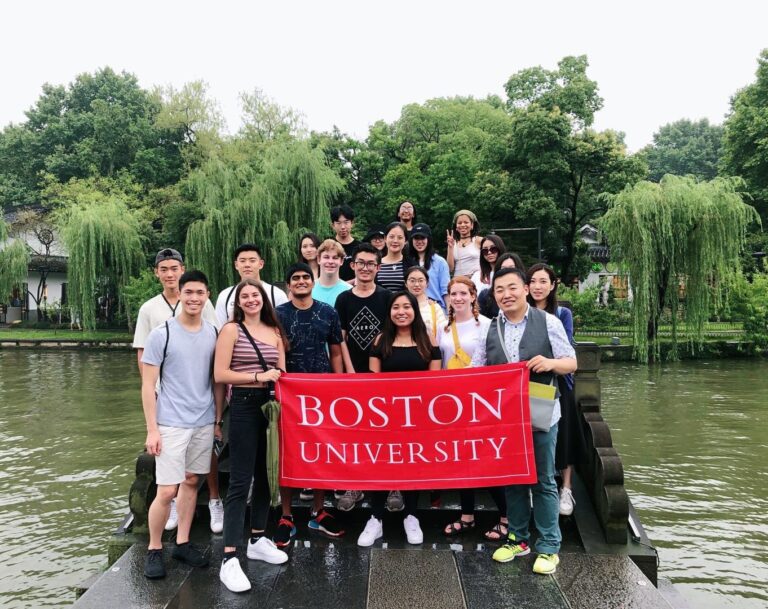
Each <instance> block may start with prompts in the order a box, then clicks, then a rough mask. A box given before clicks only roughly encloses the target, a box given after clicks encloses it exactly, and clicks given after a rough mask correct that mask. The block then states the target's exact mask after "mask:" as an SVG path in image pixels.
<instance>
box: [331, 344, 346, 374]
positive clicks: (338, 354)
mask: <svg viewBox="0 0 768 609" xmlns="http://www.w3.org/2000/svg"><path fill="white" fill-rule="evenodd" d="M342 344H343V343H341V344H338V345H329V346H328V351H329V353H330V360H331V371H332V372H334V373H336V374H339V373H341V372H344V355H343V353H342V346H341V345H342Z"/></svg>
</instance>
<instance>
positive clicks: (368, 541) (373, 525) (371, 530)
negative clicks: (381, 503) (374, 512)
mask: <svg viewBox="0 0 768 609" xmlns="http://www.w3.org/2000/svg"><path fill="white" fill-rule="evenodd" d="M383 536H384V527H383V526H382V525H381V520H379V519H378V518H376V517H375V516H371V517H370V518H369V519H368V522H367V523H366V524H365V528H364V529H363V532H362V533H360V537H358V538H357V545H359V546H362V547H364V548H367V547H369V546H372V545H373V542H375V541H376V540H377V539H381V538H382V537H383Z"/></svg>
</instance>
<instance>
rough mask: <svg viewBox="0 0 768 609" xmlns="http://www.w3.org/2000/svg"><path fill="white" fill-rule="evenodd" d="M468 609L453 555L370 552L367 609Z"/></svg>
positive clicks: (435, 552) (409, 551)
mask: <svg viewBox="0 0 768 609" xmlns="http://www.w3.org/2000/svg"><path fill="white" fill-rule="evenodd" d="M409 607H418V608H419V609H465V608H466V605H465V604H464V595H463V594H462V591H461V583H460V581H459V574H458V572H457V571H456V562H455V561H454V558H453V552H449V551H446V550H421V551H413V550H379V549H373V550H371V575H370V580H369V585H368V605H367V609H406V608H409Z"/></svg>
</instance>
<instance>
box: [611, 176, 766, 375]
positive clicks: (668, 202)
mask: <svg viewBox="0 0 768 609" xmlns="http://www.w3.org/2000/svg"><path fill="white" fill-rule="evenodd" d="M741 184H742V183H741V182H740V180H738V179H735V178H717V179H715V180H712V181H709V182H696V181H695V179H693V178H690V177H677V176H673V175H667V176H665V177H664V178H662V180H661V182H660V183H658V184H657V183H653V182H639V183H638V184H635V185H634V186H628V187H627V188H625V189H624V190H623V191H622V192H620V193H619V194H618V195H616V196H615V197H612V200H611V203H610V208H609V209H608V211H607V212H606V213H605V215H604V216H603V218H602V220H601V222H600V225H601V226H602V228H603V230H604V231H605V235H606V237H607V239H608V242H609V243H610V245H611V257H612V259H615V260H616V261H617V262H619V263H620V264H621V265H622V267H623V268H624V269H625V270H626V271H627V272H628V273H629V280H630V283H631V285H632V293H633V301H632V321H633V334H634V349H635V353H636V355H637V356H638V358H639V359H640V360H641V361H647V360H648V358H649V356H651V357H652V358H654V359H658V358H659V356H660V346H659V341H658V340H657V334H658V328H659V323H660V320H661V315H662V312H663V311H664V310H665V309H666V310H669V311H670V313H671V319H672V340H673V343H674V345H673V354H674V353H675V352H676V342H677V334H676V328H677V322H678V313H680V312H681V310H680V307H679V299H678V290H679V288H680V286H681V285H683V286H684V289H685V307H684V308H683V309H682V313H683V316H684V319H685V322H686V324H687V327H688V331H689V332H690V340H691V341H692V342H696V343H701V342H702V340H703V331H704V323H705V322H706V321H707V319H708V318H709V315H710V312H711V310H712V308H713V307H719V306H720V305H721V299H722V298H727V297H728V295H729V294H730V292H731V288H732V287H733V279H734V277H735V276H736V275H737V274H738V269H739V264H738V262H739V253H740V250H741V248H742V247H743V244H744V240H745V236H746V232H747V228H748V226H749V224H750V223H751V222H753V221H759V216H758V215H757V213H756V212H755V210H754V208H753V207H751V206H750V205H747V204H745V203H744V202H743V200H742V195H741V193H740V192H739V187H740V186H741Z"/></svg>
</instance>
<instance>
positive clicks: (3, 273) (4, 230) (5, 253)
mask: <svg viewBox="0 0 768 609" xmlns="http://www.w3.org/2000/svg"><path fill="white" fill-rule="evenodd" d="M28 266H29V250H28V249H27V246H26V245H25V244H24V242H23V241H21V240H19V239H9V235H8V226H7V225H6V223H5V222H4V221H3V219H2V218H0V303H3V302H6V301H7V300H6V299H8V297H10V295H11V292H12V291H13V289H14V288H15V287H18V286H20V285H21V284H22V283H23V282H24V280H25V279H26V278H27V269H28Z"/></svg>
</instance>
